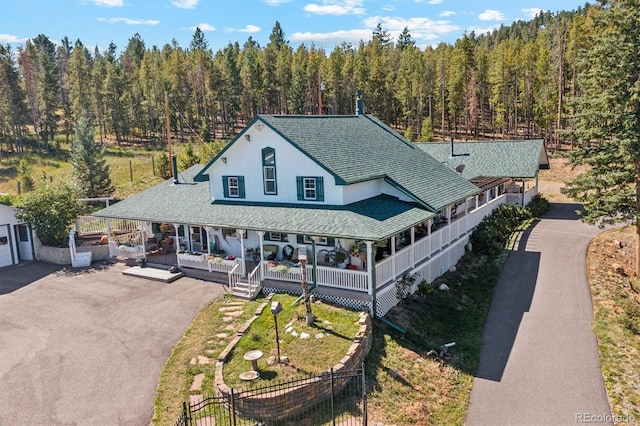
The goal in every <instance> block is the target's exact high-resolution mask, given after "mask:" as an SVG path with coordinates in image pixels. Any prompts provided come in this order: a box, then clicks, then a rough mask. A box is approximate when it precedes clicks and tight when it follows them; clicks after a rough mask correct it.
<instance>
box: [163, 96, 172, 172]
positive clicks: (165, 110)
mask: <svg viewBox="0 0 640 426" xmlns="http://www.w3.org/2000/svg"><path fill="white" fill-rule="evenodd" d="M164 114H165V116H166V120H167V149H168V151H169V161H171V155H172V154H173V153H172V152H171V120H170V119H169V94H168V93H167V92H164Z"/></svg>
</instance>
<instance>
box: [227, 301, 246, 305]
mask: <svg viewBox="0 0 640 426" xmlns="http://www.w3.org/2000/svg"><path fill="white" fill-rule="evenodd" d="M245 303H247V302H243V301H237V302H228V303H225V305H228V306H244V304H245Z"/></svg>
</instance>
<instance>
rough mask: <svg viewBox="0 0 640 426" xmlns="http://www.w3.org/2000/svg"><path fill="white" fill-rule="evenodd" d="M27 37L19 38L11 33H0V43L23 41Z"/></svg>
mask: <svg viewBox="0 0 640 426" xmlns="http://www.w3.org/2000/svg"><path fill="white" fill-rule="evenodd" d="M27 40H28V38H20V37H18V36H14V35H13V34H0V44H6V43H25V42H26V41H27Z"/></svg>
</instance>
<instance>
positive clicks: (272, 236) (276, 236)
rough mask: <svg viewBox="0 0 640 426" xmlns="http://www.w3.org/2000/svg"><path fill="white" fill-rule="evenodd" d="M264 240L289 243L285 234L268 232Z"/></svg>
mask: <svg viewBox="0 0 640 426" xmlns="http://www.w3.org/2000/svg"><path fill="white" fill-rule="evenodd" d="M264 239H265V240H267V241H285V242H286V241H289V236H288V235H287V234H281V233H279V232H268V233H267V234H265V238H264Z"/></svg>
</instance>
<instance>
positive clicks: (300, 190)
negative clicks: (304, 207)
mask: <svg viewBox="0 0 640 426" xmlns="http://www.w3.org/2000/svg"><path fill="white" fill-rule="evenodd" d="M296 186H297V188H298V201H304V183H303V180H302V176H296Z"/></svg>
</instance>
